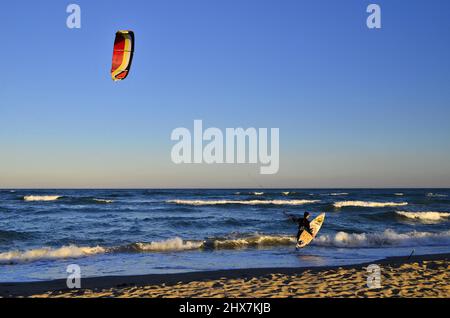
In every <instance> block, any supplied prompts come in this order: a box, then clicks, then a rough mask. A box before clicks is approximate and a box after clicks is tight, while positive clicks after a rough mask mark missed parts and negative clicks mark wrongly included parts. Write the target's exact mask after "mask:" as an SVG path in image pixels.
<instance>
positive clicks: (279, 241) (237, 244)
mask: <svg viewBox="0 0 450 318" xmlns="http://www.w3.org/2000/svg"><path fill="white" fill-rule="evenodd" d="M295 242H296V239H295V237H293V236H283V235H261V234H257V235H252V236H247V237H241V238H234V239H216V240H213V242H212V245H213V247H214V248H217V249H238V248H247V247H263V246H278V245H290V244H295Z"/></svg>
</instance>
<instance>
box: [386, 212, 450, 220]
mask: <svg viewBox="0 0 450 318" xmlns="http://www.w3.org/2000/svg"><path fill="white" fill-rule="evenodd" d="M395 213H397V214H398V215H401V216H403V217H406V218H408V219H413V220H419V221H424V222H427V221H445V220H447V219H448V218H450V213H448V212H433V211H424V212H406V211H397V212H395Z"/></svg>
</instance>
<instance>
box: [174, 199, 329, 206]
mask: <svg viewBox="0 0 450 318" xmlns="http://www.w3.org/2000/svg"><path fill="white" fill-rule="evenodd" d="M166 202H167V203H175V204H181V205H197V206H201V205H227V204H242V205H269V204H272V205H303V204H312V203H318V202H320V201H319V200H168V201H166Z"/></svg>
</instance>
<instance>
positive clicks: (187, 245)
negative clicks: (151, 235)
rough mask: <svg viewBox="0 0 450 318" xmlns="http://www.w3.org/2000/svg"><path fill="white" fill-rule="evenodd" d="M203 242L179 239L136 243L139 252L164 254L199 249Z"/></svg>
mask: <svg viewBox="0 0 450 318" xmlns="http://www.w3.org/2000/svg"><path fill="white" fill-rule="evenodd" d="M203 244H204V243H203V242H202V241H183V239H181V238H179V237H175V238H171V239H167V240H163V241H155V242H150V243H134V244H133V245H134V247H135V248H136V250H137V251H143V252H163V251H184V250H193V249H199V248H201V247H202V246H203Z"/></svg>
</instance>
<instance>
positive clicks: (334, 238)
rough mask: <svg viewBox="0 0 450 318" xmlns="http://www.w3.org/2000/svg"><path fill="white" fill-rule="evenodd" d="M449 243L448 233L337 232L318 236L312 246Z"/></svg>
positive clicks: (449, 234) (449, 233)
mask: <svg viewBox="0 0 450 318" xmlns="http://www.w3.org/2000/svg"><path fill="white" fill-rule="evenodd" d="M442 242H450V231H445V232H440V233H431V232H416V231H414V232H408V233H397V232H395V231H394V230H391V229H387V230H385V231H384V232H381V233H347V232H338V233H336V234H335V235H319V236H318V237H317V238H316V239H315V240H314V241H313V242H312V244H313V245H319V246H333V247H381V246H391V245H396V246H409V245H411V244H416V243H417V244H421V245H423V244H424V243H425V244H433V243H442Z"/></svg>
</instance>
